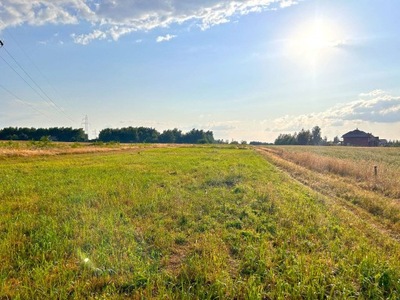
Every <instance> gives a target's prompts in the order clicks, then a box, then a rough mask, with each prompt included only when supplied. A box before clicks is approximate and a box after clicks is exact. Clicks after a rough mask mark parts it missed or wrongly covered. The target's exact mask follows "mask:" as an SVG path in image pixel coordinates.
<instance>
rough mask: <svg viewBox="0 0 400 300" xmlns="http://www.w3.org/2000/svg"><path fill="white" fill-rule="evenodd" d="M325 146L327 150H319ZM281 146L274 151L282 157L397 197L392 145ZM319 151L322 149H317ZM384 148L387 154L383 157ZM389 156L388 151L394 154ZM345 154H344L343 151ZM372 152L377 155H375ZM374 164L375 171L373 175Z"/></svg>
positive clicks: (398, 168) (399, 179)
mask: <svg viewBox="0 0 400 300" xmlns="http://www.w3.org/2000/svg"><path fill="white" fill-rule="evenodd" d="M320 148H327V149H328V150H325V149H323V150H319V149H320ZM343 148H344V147H314V148H312V147H298V148H294V147H280V148H276V149H274V150H273V151H274V152H275V154H278V155H279V156H280V157H282V158H283V159H286V160H289V161H291V162H294V163H296V164H298V165H301V166H303V167H306V168H308V169H310V170H313V171H317V172H321V173H332V174H336V175H339V176H342V177H349V178H351V179H354V180H355V183H357V184H358V185H360V186H362V187H363V188H366V189H370V190H373V191H379V192H380V193H382V194H383V195H385V196H388V197H392V198H400V163H399V161H400V159H399V157H400V150H398V149H393V148H383V149H382V148H380V149H378V150H379V152H378V151H377V150H376V149H375V148H372V149H371V148H349V147H348V148H347V149H346V150H347V151H346V152H343ZM318 151H321V153H320V152H318ZM384 151H388V155H386V157H385V156H384ZM395 151H397V156H393V157H392V156H391V155H389V154H395V153H393V152H395ZM345 153H346V154H347V155H344V154H345ZM374 154H377V155H376V157H375V156H374ZM375 167H376V171H377V173H376V174H375Z"/></svg>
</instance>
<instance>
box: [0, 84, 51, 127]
mask: <svg viewBox="0 0 400 300" xmlns="http://www.w3.org/2000/svg"><path fill="white" fill-rule="evenodd" d="M0 88H2V89H3V90H4V91H6V92H7V93H9V94H10V95H11V96H13V97H14V98H13V100H14V101H16V100H15V99H18V100H19V101H20V102H21V103H23V104H25V105H27V106H29V107H30V108H31V109H33V110H34V111H36V112H38V113H40V114H41V115H43V116H45V117H46V118H48V120H49V121H51V118H50V117H49V116H48V115H46V114H45V113H44V112H42V111H41V110H39V109H37V108H36V107H34V106H33V105H32V104H30V103H29V102H27V101H24V100H22V99H21V98H20V97H18V96H17V95H15V94H14V93H13V92H12V91H10V90H9V89H7V88H6V87H5V86H3V85H2V84H0ZM16 102H18V101H16Z"/></svg>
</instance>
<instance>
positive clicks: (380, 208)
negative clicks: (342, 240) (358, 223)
mask: <svg viewBox="0 0 400 300" xmlns="http://www.w3.org/2000/svg"><path fill="white" fill-rule="evenodd" d="M256 151H257V152H258V153H260V154H261V155H262V156H263V157H264V158H265V159H267V160H268V161H269V162H270V163H272V164H274V165H275V166H276V167H278V169H280V170H281V171H282V172H284V173H286V174H287V175H288V176H290V177H291V178H292V179H294V180H296V181H297V182H299V183H300V184H302V185H305V186H306V187H308V188H310V189H312V190H313V191H315V192H317V193H319V194H322V195H324V196H325V200H326V201H325V202H326V203H327V204H329V205H330V206H331V207H332V206H338V207H340V208H342V209H345V210H347V211H349V212H351V213H352V214H353V215H354V217H356V218H358V219H360V220H362V221H363V222H364V223H365V226H366V227H367V228H368V227H371V228H373V229H375V230H377V231H379V232H380V233H382V234H384V235H387V236H390V237H391V238H393V239H394V240H396V241H397V242H400V222H399V217H398V216H399V211H400V204H399V202H398V200H395V199H390V198H385V197H383V196H382V195H379V194H377V193H374V192H371V191H366V190H363V189H362V188H360V187H358V186H356V185H355V184H352V183H351V181H350V180H349V179H345V178H342V177H340V176H337V175H332V174H321V173H318V172H315V171H311V170H309V169H307V168H304V167H301V166H299V165H297V164H295V163H292V162H289V161H287V160H284V159H283V158H281V157H280V156H279V153H277V152H276V151H274V149H269V148H264V147H263V148H256Z"/></svg>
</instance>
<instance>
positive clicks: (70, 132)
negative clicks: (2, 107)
mask: <svg viewBox="0 0 400 300" xmlns="http://www.w3.org/2000/svg"><path fill="white" fill-rule="evenodd" d="M43 137H46V138H48V139H49V140H52V141H60V142H85V141H87V140H88V137H87V135H86V134H85V132H84V131H83V129H82V128H79V129H73V128H71V127H53V128H27V127H8V128H4V129H1V130H0V140H19V141H32V140H33V141H39V140H40V139H42V138H43Z"/></svg>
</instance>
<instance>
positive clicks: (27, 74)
mask: <svg viewBox="0 0 400 300" xmlns="http://www.w3.org/2000/svg"><path fill="white" fill-rule="evenodd" d="M3 49H4V51H5V52H6V53H7V54H8V55H9V56H10V57H11V58H12V60H13V61H14V62H15V63H16V64H17V66H18V67H19V68H20V69H21V70H22V71H23V72H24V73H25V75H26V76H27V77H28V78H29V79H30V80H31V81H32V82H33V84H34V85H35V86H36V87H37V88H38V89H39V90H40V91H41V92H42V94H43V95H44V96H46V98H47V99H48V100H46V99H45V98H44V97H43V96H42V95H41V94H40V93H39V92H37V90H36V89H34V88H33V87H32V85H30V84H29V83H28V82H27V81H26V80H25V79H24V81H25V82H26V83H27V84H28V85H29V86H30V87H31V88H32V89H33V90H35V92H36V93H37V94H38V95H39V96H40V97H41V98H42V99H43V100H44V101H46V102H47V103H49V104H53V105H54V107H56V108H57V109H58V110H59V112H61V113H62V114H64V115H65V117H66V118H67V119H69V120H70V121H72V122H75V121H74V120H72V119H71V118H70V117H69V116H68V115H67V114H66V113H65V112H64V110H63V109H62V108H61V107H59V106H58V105H57V103H55V102H54V101H53V100H52V99H51V98H50V97H49V96H48V95H47V93H46V92H45V91H44V90H43V89H42V88H41V87H40V86H39V84H38V83H37V82H36V81H35V80H34V79H33V78H32V76H31V75H29V73H28V72H27V71H26V70H25V69H24V68H23V67H22V66H21V64H20V63H19V62H18V61H17V60H16V59H15V58H14V56H13V55H12V54H11V53H10V52H9V51H8V50H7V48H6V47H5V46H3ZM2 59H3V61H5V59H4V58H3V57H2ZM7 65H8V66H10V67H11V65H10V64H9V63H7ZM11 68H12V69H13V70H14V72H16V73H18V72H17V71H16V70H15V69H14V68H13V67H11ZM18 75H19V76H20V77H21V78H22V79H23V77H22V76H21V75H20V74H19V73H18Z"/></svg>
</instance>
